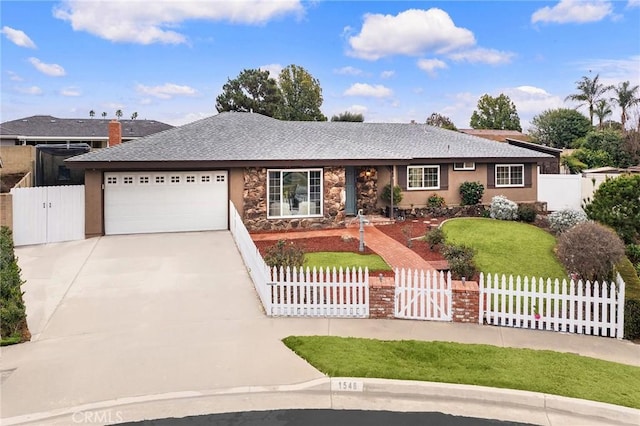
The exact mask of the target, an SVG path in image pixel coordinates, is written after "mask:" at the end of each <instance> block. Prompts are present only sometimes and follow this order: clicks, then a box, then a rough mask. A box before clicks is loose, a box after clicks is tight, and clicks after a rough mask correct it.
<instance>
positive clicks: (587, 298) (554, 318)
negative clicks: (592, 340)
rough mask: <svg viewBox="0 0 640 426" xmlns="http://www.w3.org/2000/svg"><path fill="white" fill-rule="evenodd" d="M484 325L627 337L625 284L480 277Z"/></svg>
mask: <svg viewBox="0 0 640 426" xmlns="http://www.w3.org/2000/svg"><path fill="white" fill-rule="evenodd" d="M479 322H480V324H483V323H484V322H486V323H488V324H491V325H501V326H507V327H519V328H529V329H538V330H551V331H561V332H566V333H578V334H589V335H594V336H606V337H616V338H618V339H622V337H623V334H624V281H623V280H622V279H621V278H620V276H619V275H618V276H617V278H616V283H613V282H612V283H606V282H604V283H598V282H593V283H591V282H589V281H585V282H583V281H577V282H576V281H574V280H571V281H570V282H567V280H562V283H560V282H559V280H557V279H556V280H555V281H552V280H551V279H547V280H546V281H545V280H544V279H541V278H540V279H536V278H531V279H529V278H527V277H525V278H524V279H523V278H521V277H520V276H517V277H515V278H514V277H513V276H509V277H506V276H505V275H502V276H501V277H499V276H498V275H491V274H488V275H487V276H486V277H485V275H484V274H480V316H479Z"/></svg>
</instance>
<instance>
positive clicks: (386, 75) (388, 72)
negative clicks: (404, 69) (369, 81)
mask: <svg viewBox="0 0 640 426" xmlns="http://www.w3.org/2000/svg"><path fill="white" fill-rule="evenodd" d="M394 75H396V72H395V71H393V70H386V71H382V72H381V73H380V78H384V79H387V78H391V77H393V76H394Z"/></svg>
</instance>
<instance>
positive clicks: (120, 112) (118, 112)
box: [116, 109, 122, 120]
mask: <svg viewBox="0 0 640 426" xmlns="http://www.w3.org/2000/svg"><path fill="white" fill-rule="evenodd" d="M116 117H117V118H118V120H120V117H122V110H121V109H119V110H117V111H116Z"/></svg>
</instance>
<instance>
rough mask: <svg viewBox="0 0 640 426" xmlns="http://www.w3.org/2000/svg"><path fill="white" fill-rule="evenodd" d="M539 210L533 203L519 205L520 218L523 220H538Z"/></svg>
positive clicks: (528, 221)
mask: <svg viewBox="0 0 640 426" xmlns="http://www.w3.org/2000/svg"><path fill="white" fill-rule="evenodd" d="M536 215H537V211H536V208H535V207H534V206H532V205H531V204H520V205H519V206H518V219H519V220H521V221H522V222H527V223H533V222H535V221H536Z"/></svg>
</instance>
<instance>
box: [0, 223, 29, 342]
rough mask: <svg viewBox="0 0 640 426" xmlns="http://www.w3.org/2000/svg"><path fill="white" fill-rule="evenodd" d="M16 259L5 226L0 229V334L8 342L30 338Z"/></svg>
mask: <svg viewBox="0 0 640 426" xmlns="http://www.w3.org/2000/svg"><path fill="white" fill-rule="evenodd" d="M20 272H21V271H20V267H19V266H18V259H16V257H15V253H14V250H13V234H12V233H11V230H10V229H9V228H7V227H6V226H3V227H2V228H1V229H0V334H1V335H2V337H3V339H9V340H7V341H6V342H5V343H8V342H14V343H17V342H21V341H26V340H29V339H30V337H31V336H30V334H29V329H28V327H27V314H26V310H25V305H24V300H23V298H22V296H23V291H22V289H21V286H22V284H24V281H23V280H22V278H21V277H20Z"/></svg>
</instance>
